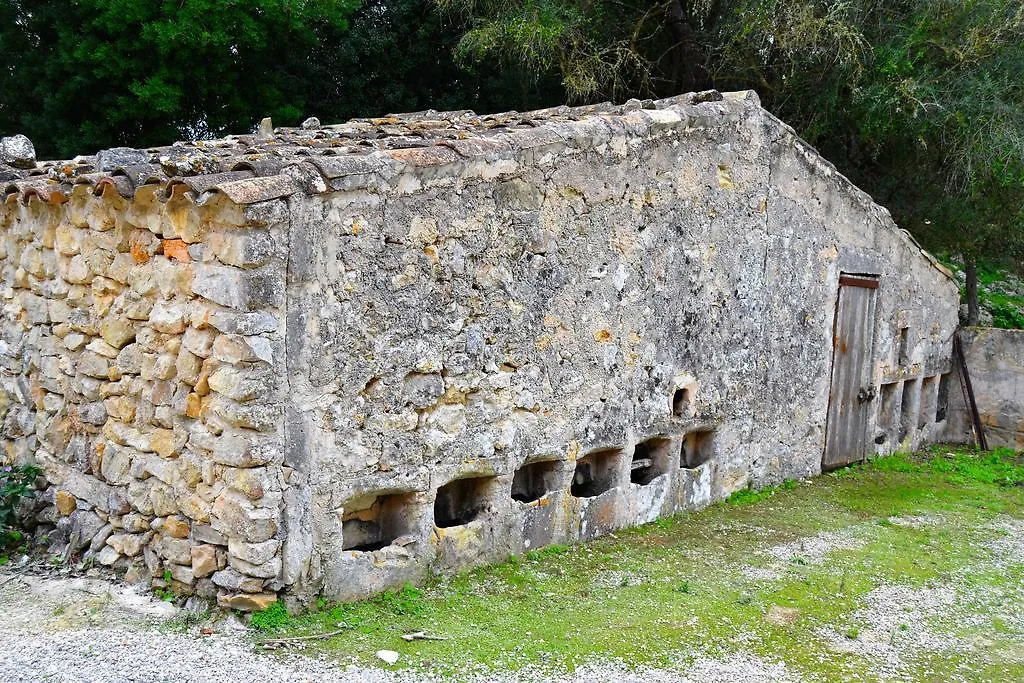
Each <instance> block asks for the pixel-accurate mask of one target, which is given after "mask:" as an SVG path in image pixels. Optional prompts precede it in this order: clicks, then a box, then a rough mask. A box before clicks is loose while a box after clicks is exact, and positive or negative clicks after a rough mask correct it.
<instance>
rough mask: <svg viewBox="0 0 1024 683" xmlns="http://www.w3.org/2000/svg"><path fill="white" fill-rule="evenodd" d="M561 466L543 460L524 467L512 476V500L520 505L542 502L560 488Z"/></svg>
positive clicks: (556, 462)
mask: <svg viewBox="0 0 1024 683" xmlns="http://www.w3.org/2000/svg"><path fill="white" fill-rule="evenodd" d="M560 464H561V463H559V462H558V461H557V460H542V461H540V462H531V463H529V464H526V465H523V466H522V467H520V468H519V469H518V470H516V473H515V474H514V475H513V476H512V498H513V500H517V501H519V502H520V503H532V502H533V501H535V500H540V499H541V498H543V497H544V496H546V495H547V494H549V493H551V492H552V491H554V490H555V489H556V488H557V487H558V483H559V481H558V480H559V474H560V470H561V467H560Z"/></svg>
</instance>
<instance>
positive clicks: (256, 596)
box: [217, 593, 277, 612]
mask: <svg viewBox="0 0 1024 683" xmlns="http://www.w3.org/2000/svg"><path fill="white" fill-rule="evenodd" d="M275 602H277V594H276V593H240V594H238V595H218V596H217V606H218V607H224V608H226V609H237V610H239V611H242V612H259V611H260V610H264V609H266V608H268V607H270V606H271V605H273V604H274V603H275Z"/></svg>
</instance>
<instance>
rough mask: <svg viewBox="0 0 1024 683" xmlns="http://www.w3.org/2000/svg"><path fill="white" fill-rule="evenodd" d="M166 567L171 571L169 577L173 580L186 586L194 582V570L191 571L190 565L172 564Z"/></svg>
mask: <svg viewBox="0 0 1024 683" xmlns="http://www.w3.org/2000/svg"><path fill="white" fill-rule="evenodd" d="M168 569H169V570H170V572H171V578H173V579H174V580H175V581H179V582H181V583H183V584H185V585H188V586H191V585H192V584H193V583H195V580H196V577H195V572H193V571H192V567H191V566H190V565H182V564H172V565H171V566H170V567H169V568H168Z"/></svg>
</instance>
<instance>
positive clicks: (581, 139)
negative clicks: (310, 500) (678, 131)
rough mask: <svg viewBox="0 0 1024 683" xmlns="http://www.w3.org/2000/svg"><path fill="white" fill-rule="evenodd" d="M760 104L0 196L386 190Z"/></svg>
mask: <svg viewBox="0 0 1024 683" xmlns="http://www.w3.org/2000/svg"><path fill="white" fill-rule="evenodd" d="M759 106H760V101H759V100H758V99H757V95H756V94H755V93H753V91H746V92H740V93H725V94H722V93H719V92H717V91H705V92H700V93H689V94H685V95H679V96H676V97H672V98H667V99H663V100H645V101H640V100H629V101H628V102H626V103H624V104H622V105H612V104H610V103H602V104H597V105H587V106H581V107H557V108H552V109H545V110H538V111H536V112H525V113H523V114H522V116H523V117H537V119H539V120H540V121H541V123H540V124H539V125H537V126H536V127H533V128H529V129H525V130H522V129H518V130H508V131H504V132H498V133H495V134H487V135H479V136H474V135H467V136H466V137H464V138H460V139H440V140H436V141H431V144H428V145H425V146H417V147H398V148H395V149H387V150H377V151H373V152H370V153H368V154H354V153H353V154H324V155H321V156H307V155H302V156H300V155H294V156H291V157H273V156H271V155H264V156H263V157H261V158H255V159H253V158H239V159H238V161H237V162H236V163H234V164H233V165H232V166H231V167H230V169H229V170H227V171H222V172H217V173H206V174H204V173H199V174H196V175H189V176H172V177H169V176H168V175H167V174H166V173H165V172H164V171H163V169H162V168H161V167H160V166H159V165H158V164H149V163H147V164H138V165H134V166H122V167H118V168H117V169H115V170H113V171H109V172H94V173H84V174H80V175H75V176H73V177H68V178H60V179H55V178H53V177H51V176H46V175H34V176H28V177H25V178H21V179H16V180H9V181H5V182H0V200H3V201H4V202H22V203H25V204H27V203H28V202H30V201H31V200H32V199H33V198H38V199H39V200H41V201H43V202H47V203H56V204H59V203H64V202H66V201H68V200H69V199H70V197H71V195H72V193H73V192H75V191H79V192H81V191H83V189H84V191H89V192H92V193H94V194H102V193H103V192H105V191H107V190H108V189H111V190H114V191H116V192H117V193H118V194H120V195H121V196H122V197H124V198H128V199H131V198H133V197H134V196H135V194H136V193H137V192H138V191H139V190H141V189H143V188H145V189H146V190H147V195H148V196H154V195H155V196H157V197H159V198H163V199H168V198H170V197H171V196H172V195H174V194H181V193H186V194H189V195H190V196H192V198H193V199H194V200H195V201H196V202H197V203H198V204H203V203H205V202H206V201H208V200H209V199H210V197H211V196H212V195H214V194H221V195H223V196H225V197H226V198H227V199H229V200H230V201H232V202H234V203H236V204H241V205H246V204H255V203H259V202H264V201H270V200H274V199H280V198H283V197H288V196H290V195H292V194H296V193H298V192H303V193H305V194H308V195H315V194H323V193H327V192H335V191H345V190H353V189H370V188H373V187H377V188H380V189H384V188H383V187H382V186H384V185H388V184H391V182H392V181H393V180H395V178H396V177H398V176H399V175H400V174H402V173H412V174H416V173H420V172H422V173H430V174H431V175H435V176H451V177H455V176H458V175H460V174H461V173H462V172H464V171H465V166H466V165H468V164H472V163H474V162H481V161H482V162H485V163H495V162H499V161H502V160H504V161H506V162H516V163H522V162H524V161H527V160H526V159H524V158H523V157H530V158H533V157H534V155H535V154H536V153H543V152H545V151H547V152H552V153H556V154H557V152H556V149H555V148H557V147H559V146H563V147H565V148H566V149H565V152H567V153H575V152H578V151H581V150H585V149H587V148H594V147H597V146H600V145H602V144H604V143H606V142H607V141H608V139H609V138H610V136H611V133H612V130H613V129H619V130H621V131H623V132H626V133H628V134H629V135H631V136H632V137H652V138H653V137H656V136H657V134H658V133H659V132H661V131H665V130H667V129H673V128H678V127H687V128H691V129H708V128H717V127H720V126H723V125H728V124H729V123H732V122H735V121H738V120H739V118H740V117H741V116H742V113H743V112H744V111H748V110H751V109H753V108H755V107H759ZM544 116H552V117H553V118H550V119H547V120H545V119H543V118H541V117H544ZM556 116H557V117H561V118H555V117H556ZM566 117H571V118H566ZM281 130H285V129H281ZM69 163H70V162H69ZM59 164H60V162H58V164H57V165H58V166H59ZM431 169H432V170H431ZM180 186H184V187H180Z"/></svg>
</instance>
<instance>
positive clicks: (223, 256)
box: [206, 229, 274, 269]
mask: <svg viewBox="0 0 1024 683" xmlns="http://www.w3.org/2000/svg"><path fill="white" fill-rule="evenodd" d="M206 245H207V246H208V247H209V248H210V249H211V250H212V251H213V254H214V256H216V257H217V260H218V261H220V262H221V263H223V264H225V265H229V266H236V267H238V268H247V269H248V268H258V267H260V266H263V265H266V264H267V263H270V260H271V259H272V258H273V256H274V240H273V238H271V236H270V233H269V232H267V231H266V230H252V229H250V230H245V231H238V232H215V233H213V234H211V235H208V236H207V238H206Z"/></svg>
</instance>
